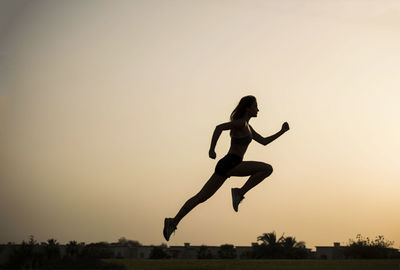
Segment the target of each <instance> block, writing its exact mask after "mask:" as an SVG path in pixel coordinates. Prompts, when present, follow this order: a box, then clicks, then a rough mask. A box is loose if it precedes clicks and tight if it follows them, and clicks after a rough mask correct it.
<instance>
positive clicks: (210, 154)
mask: <svg viewBox="0 0 400 270" xmlns="http://www.w3.org/2000/svg"><path fill="white" fill-rule="evenodd" d="M208 156H209V157H210V158H212V159H215V158H216V157H217V154H216V153H215V151H214V150H210V151H209V152H208Z"/></svg>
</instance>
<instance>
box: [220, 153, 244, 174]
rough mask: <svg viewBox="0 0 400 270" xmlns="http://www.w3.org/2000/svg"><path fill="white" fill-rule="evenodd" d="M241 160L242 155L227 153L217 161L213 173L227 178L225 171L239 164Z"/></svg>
mask: <svg viewBox="0 0 400 270" xmlns="http://www.w3.org/2000/svg"><path fill="white" fill-rule="evenodd" d="M242 160H243V159H242V157H239V156H237V155H234V154H227V155H226V156H224V157H223V158H221V159H220V160H219V161H218V163H217V166H215V173H217V174H219V175H221V176H224V177H228V178H229V176H227V175H226V173H227V172H228V171H230V170H231V169H233V168H234V167H236V166H237V165H239V164H240V163H241V162H242Z"/></svg>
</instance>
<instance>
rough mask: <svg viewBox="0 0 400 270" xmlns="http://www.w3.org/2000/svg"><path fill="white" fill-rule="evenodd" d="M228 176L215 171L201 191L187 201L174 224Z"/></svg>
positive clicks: (213, 191)
mask: <svg viewBox="0 0 400 270" xmlns="http://www.w3.org/2000/svg"><path fill="white" fill-rule="evenodd" d="M226 179H227V178H226V177H223V176H221V175H219V174H216V173H214V174H213V175H212V176H211V178H210V179H209V180H208V181H207V183H206V184H205V185H204V186H203V188H202V189H201V190H200V192H199V193H197V194H196V195H194V196H193V197H192V198H190V199H189V200H187V201H186V203H185V204H184V205H183V206H182V208H181V210H179V212H178V214H177V215H176V216H175V218H174V225H175V226H177V225H178V223H179V222H180V221H181V219H182V218H183V217H184V216H186V215H187V214H188V213H189V212H190V211H191V210H192V209H193V208H195V207H196V206H197V205H198V204H200V203H202V202H205V201H206V200H207V199H208V198H210V197H211V196H212V195H214V193H215V192H216V191H217V190H218V189H219V188H220V187H221V186H222V184H223V183H224V182H225V180H226Z"/></svg>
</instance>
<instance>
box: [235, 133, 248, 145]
mask: <svg viewBox="0 0 400 270" xmlns="http://www.w3.org/2000/svg"><path fill="white" fill-rule="evenodd" d="M252 139H253V135H252V134H251V133H249V135H247V136H245V137H239V138H237V137H232V136H231V143H232V144H239V145H248V144H250V142H251V140H252Z"/></svg>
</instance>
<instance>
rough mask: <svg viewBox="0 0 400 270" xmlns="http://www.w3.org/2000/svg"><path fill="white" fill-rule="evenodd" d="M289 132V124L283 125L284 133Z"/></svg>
mask: <svg viewBox="0 0 400 270" xmlns="http://www.w3.org/2000/svg"><path fill="white" fill-rule="evenodd" d="M288 130H289V124H288V123H287V122H285V123H283V125H282V131H283V132H286V131H288Z"/></svg>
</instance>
